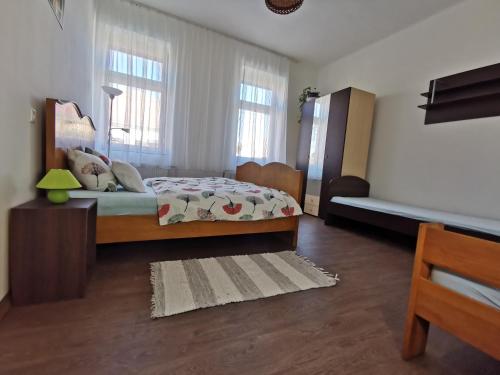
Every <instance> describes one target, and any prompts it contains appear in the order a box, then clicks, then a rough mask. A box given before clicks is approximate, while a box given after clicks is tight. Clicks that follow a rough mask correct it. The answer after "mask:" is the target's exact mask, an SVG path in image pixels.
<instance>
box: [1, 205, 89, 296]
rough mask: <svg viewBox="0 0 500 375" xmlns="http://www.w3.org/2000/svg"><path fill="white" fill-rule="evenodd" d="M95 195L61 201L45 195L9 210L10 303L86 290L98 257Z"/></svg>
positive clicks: (68, 294)
mask: <svg viewBox="0 0 500 375" xmlns="http://www.w3.org/2000/svg"><path fill="white" fill-rule="evenodd" d="M96 213H97V201H96V200H95V199H70V200H69V201H68V202H67V203H65V204H61V205H54V204H51V203H50V202H49V201H48V200H47V199H45V198H39V199H35V200H32V201H30V202H28V203H25V204H22V205H20V206H17V207H14V208H12V209H11V211H10V227H9V233H10V235H9V265H10V288H11V302H12V304H13V305H27V304H32V303H41V302H49V301H58V300H63V299H71V298H81V297H83V296H84V295H85V288H86V285H87V279H88V276H89V273H90V271H91V268H92V266H93V265H94V263H95V256H96V240H95V228H96Z"/></svg>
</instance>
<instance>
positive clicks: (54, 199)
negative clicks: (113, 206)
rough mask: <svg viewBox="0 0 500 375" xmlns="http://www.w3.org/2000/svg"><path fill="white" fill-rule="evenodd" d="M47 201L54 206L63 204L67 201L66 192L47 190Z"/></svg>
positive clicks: (67, 195)
mask: <svg viewBox="0 0 500 375" xmlns="http://www.w3.org/2000/svg"><path fill="white" fill-rule="evenodd" d="M47 199H48V200H49V201H50V202H51V203H54V204H63V203H66V202H67V201H68V200H69V194H68V191H67V190H63V189H56V190H49V192H48V193H47Z"/></svg>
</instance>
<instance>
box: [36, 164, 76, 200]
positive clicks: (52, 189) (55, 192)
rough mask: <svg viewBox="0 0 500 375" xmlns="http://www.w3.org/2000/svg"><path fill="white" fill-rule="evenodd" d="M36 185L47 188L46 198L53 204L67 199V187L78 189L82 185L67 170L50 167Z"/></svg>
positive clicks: (39, 187)
mask: <svg viewBox="0 0 500 375" xmlns="http://www.w3.org/2000/svg"><path fill="white" fill-rule="evenodd" d="M36 187H37V188H38V189H46V190H48V191H49V192H48V193H47V199H48V200H49V201H51V202H52V203H54V204H61V203H66V202H67V201H68V199H69V194H68V189H78V188H81V187H82V185H80V183H79V182H78V180H77V179H76V178H75V176H73V174H72V173H71V172H70V171H69V170H67V169H51V170H50V171H48V172H47V174H46V175H45V177H44V178H42V180H41V181H40V182H39V183H38V184H37V185H36Z"/></svg>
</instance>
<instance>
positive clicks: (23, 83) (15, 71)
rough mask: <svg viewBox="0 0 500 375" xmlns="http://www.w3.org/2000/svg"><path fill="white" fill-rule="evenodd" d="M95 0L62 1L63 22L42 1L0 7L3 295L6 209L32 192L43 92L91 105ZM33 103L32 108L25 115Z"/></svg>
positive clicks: (38, 167) (2, 289)
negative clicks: (32, 115) (33, 113)
mask: <svg viewBox="0 0 500 375" xmlns="http://www.w3.org/2000/svg"><path fill="white" fill-rule="evenodd" d="M94 3H95V2H94V0H91V1H66V6H65V14H64V23H63V25H64V28H63V29H61V27H60V26H59V24H58V22H57V20H56V18H55V16H54V14H53V12H52V9H51V7H50V4H49V3H48V2H47V1H31V0H17V1H9V2H5V4H2V12H1V13H0V50H1V51H2V56H3V57H2V60H1V61H0V82H2V90H0V118H1V120H0V127H1V132H2V136H1V137H0V160H2V167H1V168H0V300H1V299H2V298H3V297H4V296H5V295H6V294H7V292H8V290H9V285H8V245H7V244H8V215H9V209H10V208H11V207H13V206H16V205H18V204H20V203H23V202H25V201H28V200H30V199H32V198H34V197H35V196H36V191H35V188H34V185H35V183H36V181H37V179H38V178H39V177H40V175H41V173H42V152H41V147H42V139H41V137H42V131H41V127H42V125H43V120H44V117H45V113H44V107H45V98H46V97H55V98H61V99H67V100H72V101H75V102H77V103H78V104H79V106H80V107H81V109H82V111H83V112H84V113H90V112H89V111H90V110H91V87H90V85H91V68H92V44H93V26H94V15H95V4H94ZM31 108H34V109H36V110H37V119H36V121H35V123H30V122H29V114H30V110H31Z"/></svg>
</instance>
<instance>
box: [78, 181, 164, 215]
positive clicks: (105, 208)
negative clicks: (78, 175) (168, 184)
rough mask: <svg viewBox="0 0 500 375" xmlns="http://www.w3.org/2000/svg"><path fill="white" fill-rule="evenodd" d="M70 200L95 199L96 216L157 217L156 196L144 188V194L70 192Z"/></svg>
mask: <svg viewBox="0 0 500 375" xmlns="http://www.w3.org/2000/svg"><path fill="white" fill-rule="evenodd" d="M69 195H70V197H71V198H97V216H120V215H158V208H157V207H158V205H157V203H156V194H155V193H154V192H153V189H152V188H151V187H149V186H146V192H145V193H134V192H130V191H126V190H123V189H122V188H121V187H119V188H118V191H117V192H112V193H110V192H100V191H90V190H70V191H69Z"/></svg>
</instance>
